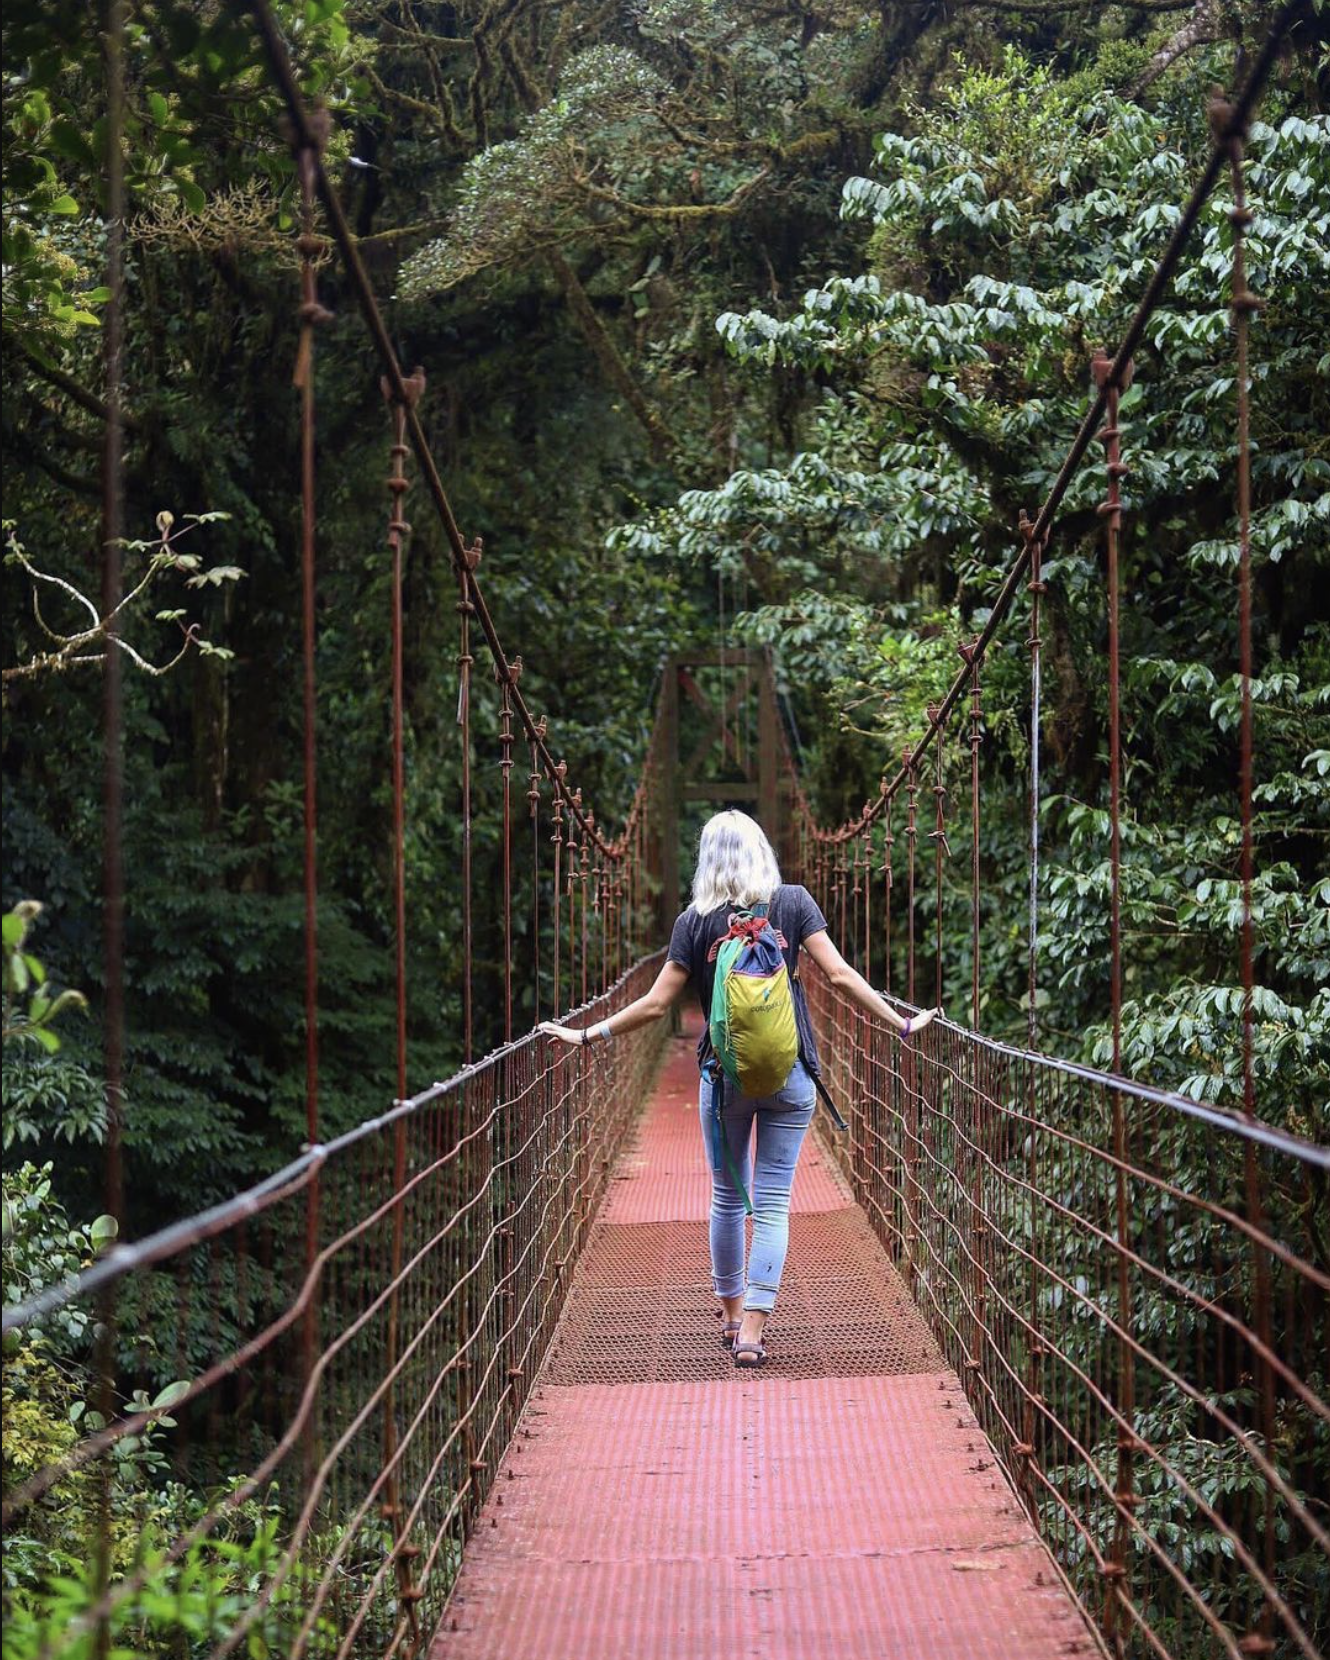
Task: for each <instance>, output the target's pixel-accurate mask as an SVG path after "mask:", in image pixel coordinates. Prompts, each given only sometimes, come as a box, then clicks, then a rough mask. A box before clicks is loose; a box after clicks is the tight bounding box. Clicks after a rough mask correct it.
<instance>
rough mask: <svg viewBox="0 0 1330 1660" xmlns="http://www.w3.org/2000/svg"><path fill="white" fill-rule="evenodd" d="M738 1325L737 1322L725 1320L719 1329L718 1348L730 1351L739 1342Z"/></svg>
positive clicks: (738, 1322)
mask: <svg viewBox="0 0 1330 1660" xmlns="http://www.w3.org/2000/svg"><path fill="white" fill-rule="evenodd" d="M740 1324H741V1322H740V1321H738V1320H727V1321H726V1322H725V1324H724V1325H723V1326H722V1327H721V1328H720V1346H721V1348H722V1349H732V1348H733V1347H734V1345H735V1344H736V1343H737V1342H738V1341H739V1327H740Z"/></svg>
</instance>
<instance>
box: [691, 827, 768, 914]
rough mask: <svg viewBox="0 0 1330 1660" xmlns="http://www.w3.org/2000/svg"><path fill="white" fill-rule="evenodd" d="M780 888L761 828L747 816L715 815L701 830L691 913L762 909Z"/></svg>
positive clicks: (694, 873)
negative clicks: (724, 907) (727, 908)
mask: <svg viewBox="0 0 1330 1660" xmlns="http://www.w3.org/2000/svg"><path fill="white" fill-rule="evenodd" d="M779 886H780V866H779V865H778V864H777V863H776V855H775V853H774V852H773V851H772V847H771V843H770V842H769V841H768V840H767V838H766V836H765V834H764V833H763V830H762V826H761V825H760V824H759V823H758V822H757V820H756V819H753V818H749V816H748V814H747V813H740V812H737V811H733V810H732V811H730V812H727V813H717V814H715V815H714V817H712V818H709V819H708V820H707V822H706V823H705V824H704V825H703V826H702V835H701V838H700V840H699V841H698V844H697V869H696V870H695V871H694V872H693V903H692V909H693V910H695V911H697V912H698V913H699V915H702V916H705V915H706V914H707V912H708V911H714V910H716V909H717V908H718V907H719V906H721V905H761V904H764V903H766V902H768V901H770V899H771V898H772V896H773V895H774V894H775V892H776V889H777V888H778V887H779Z"/></svg>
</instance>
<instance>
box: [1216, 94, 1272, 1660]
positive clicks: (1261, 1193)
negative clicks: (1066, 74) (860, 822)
mask: <svg viewBox="0 0 1330 1660" xmlns="http://www.w3.org/2000/svg"><path fill="white" fill-rule="evenodd" d="M1209 116H1210V123H1211V127H1212V128H1213V131H1214V135H1215V138H1216V140H1217V141H1218V142H1219V143H1221V144H1223V145H1224V147H1225V148H1226V149H1227V152H1228V163H1229V178H1230V181H1231V185H1232V190H1233V206H1232V208H1231V209H1230V210H1229V222H1230V223H1231V224H1232V226H1233V262H1232V270H1231V275H1230V300H1229V313H1230V317H1231V319H1232V325H1233V332H1234V335H1235V338H1236V357H1237V364H1236V368H1237V400H1236V403H1237V407H1236V411H1235V414H1236V426H1237V451H1238V456H1237V514H1238V673H1239V675H1240V677H1241V682H1242V703H1241V712H1240V736H1239V744H1240V757H1241V758H1240V762H1239V769H1240V770H1239V780H1238V791H1239V798H1240V811H1241V817H1242V857H1241V870H1240V879H1241V883H1242V1105H1243V1110H1244V1111H1245V1112H1246V1114H1247V1115H1248V1117H1249V1118H1250V1117H1255V1113H1256V1069H1255V1030H1254V1020H1253V1008H1252V1005H1253V994H1254V989H1255V973H1254V967H1253V953H1254V932H1255V931H1254V928H1253V923H1252V872H1253V864H1254V853H1253V831H1252V785H1253V773H1254V738H1253V730H1252V729H1253V713H1252V690H1251V688H1252V663H1253V658H1252V567H1251V365H1250V355H1251V320H1252V318H1253V317H1254V316H1255V315H1256V314H1257V312H1259V311H1260V309H1261V301H1260V300H1259V299H1258V298H1257V296H1256V295H1255V294H1253V293H1252V291H1251V289H1250V288H1249V287H1248V286H1247V253H1246V248H1247V231H1248V228H1249V227H1250V225H1251V221H1252V214H1251V210H1250V209H1249V208H1248V206H1247V195H1246V180H1245V176H1244V146H1245V144H1246V139H1247V124H1246V121H1245V120H1238V119H1237V118H1236V115H1235V111H1234V108H1233V106H1232V104H1230V103H1229V101H1228V100H1227V99H1225V98H1222V97H1219V96H1216V97H1214V98H1213V99H1212V100H1211V103H1210V108H1209ZM1243 1185H1244V1191H1245V1195H1246V1204H1247V1213H1248V1219H1249V1221H1251V1222H1252V1223H1253V1224H1254V1226H1255V1227H1256V1228H1258V1229H1261V1230H1264V1228H1265V1210H1266V1195H1265V1182H1264V1179H1263V1176H1262V1172H1261V1168H1260V1165H1259V1162H1258V1160H1257V1156H1256V1149H1255V1147H1254V1146H1253V1145H1252V1143H1251V1142H1247V1143H1246V1145H1245V1147H1244V1150H1243ZM1251 1250H1252V1281H1253V1291H1254V1301H1255V1305H1256V1306H1255V1311H1254V1312H1255V1318H1256V1332H1257V1337H1258V1338H1259V1340H1260V1343H1261V1346H1262V1350H1263V1351H1264V1352H1263V1353H1261V1354H1259V1355H1258V1356H1257V1357H1256V1373H1257V1394H1258V1403H1259V1405H1258V1413H1259V1421H1260V1426H1261V1436H1262V1439H1263V1441H1264V1444H1265V1445H1266V1446H1267V1447H1269V1446H1271V1445H1273V1435H1274V1419H1275V1400H1274V1377H1273V1374H1272V1373H1271V1370H1270V1362H1269V1360H1268V1358H1267V1356H1268V1354H1269V1352H1270V1343H1271V1320H1270V1254H1269V1251H1268V1250H1267V1249H1266V1247H1265V1246H1264V1245H1262V1244H1260V1243H1258V1242H1257V1241H1256V1240H1253V1241H1252V1246H1251ZM1262 1554H1263V1558H1264V1567H1265V1574H1266V1578H1267V1580H1273V1576H1274V1562H1275V1529H1274V1507H1273V1494H1272V1493H1271V1490H1270V1484H1269V1482H1268V1481H1267V1482H1266V1484H1265V1490H1264V1516H1263V1524H1262ZM1270 1615H1271V1611H1270V1606H1269V1603H1268V1601H1263V1602H1262V1606H1261V1609H1260V1612H1259V1615H1258V1617H1257V1621H1256V1629H1255V1630H1253V1631H1251V1632H1249V1633H1248V1635H1247V1636H1246V1637H1245V1638H1244V1639H1243V1643H1242V1645H1241V1646H1242V1648H1243V1651H1244V1652H1245V1653H1250V1654H1256V1653H1265V1652H1272V1651H1273V1649H1274V1646H1275V1645H1274V1642H1273V1639H1272V1637H1271V1617H1270Z"/></svg>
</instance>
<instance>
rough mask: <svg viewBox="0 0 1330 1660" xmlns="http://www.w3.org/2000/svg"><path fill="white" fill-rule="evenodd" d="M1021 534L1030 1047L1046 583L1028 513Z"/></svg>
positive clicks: (1034, 1010)
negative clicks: (1025, 597)
mask: <svg viewBox="0 0 1330 1660" xmlns="http://www.w3.org/2000/svg"><path fill="white" fill-rule="evenodd" d="M1020 530H1021V535H1022V537H1023V538H1024V540H1025V546H1026V553H1027V558H1028V565H1029V572H1030V576H1029V580H1028V581H1027V582H1026V584H1025V587H1026V591H1027V592H1028V593H1029V595H1030V633H1029V637H1028V638H1027V640H1026V642H1025V643H1026V645H1027V646H1028V647H1029V650H1030V808H1029V823H1030V831H1029V846H1030V925H1029V942H1028V946H1027V969H1026V998H1027V1001H1028V1003H1029V1008H1028V1010H1027V1018H1026V1026H1027V1031H1028V1035H1029V1043H1030V1047H1031V1049H1033V1048H1035V1047H1036V1045H1037V1044H1038V1041H1039V1010H1038V991H1039V725H1040V718H1041V716H1040V695H1041V692H1042V685H1041V679H1040V672H1041V666H1040V659H1039V646H1040V640H1039V601H1040V598H1041V596H1042V595H1043V592H1044V589H1045V587H1046V586H1047V584H1046V583H1045V582H1044V579H1043V573H1042V560H1043V553H1044V540H1043V538H1042V537H1041V536H1039V535H1038V534H1037V533H1036V528H1035V524H1033V523H1032V522H1031V521H1030V519H1029V517H1028V515H1027V514H1025V513H1024V512H1022V514H1021V517H1020Z"/></svg>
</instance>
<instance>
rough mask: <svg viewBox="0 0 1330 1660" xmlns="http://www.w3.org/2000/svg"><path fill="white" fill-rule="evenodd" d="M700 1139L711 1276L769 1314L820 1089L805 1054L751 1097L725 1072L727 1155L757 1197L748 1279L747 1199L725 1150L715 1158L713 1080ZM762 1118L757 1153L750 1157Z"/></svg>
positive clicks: (704, 1090) (723, 1293) (706, 1085)
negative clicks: (768, 1089)
mask: <svg viewBox="0 0 1330 1660" xmlns="http://www.w3.org/2000/svg"><path fill="white" fill-rule="evenodd" d="M699 1096H700V1099H699V1112H700V1116H701V1120H702V1142H703V1145H704V1146H705V1147H706V1150H707V1164H708V1165H709V1166H710V1169H711V1282H712V1285H713V1286H714V1288H715V1292H716V1295H717V1296H718V1297H739V1296H742V1297H743V1299H744V1307H745V1308H746V1309H754V1310H760V1311H762V1312H763V1313H765V1314H770V1313H771V1311H772V1309H773V1308H774V1307H775V1306H776V1292H777V1290H778V1288H779V1286H780V1276H781V1270H782V1269H783V1268H784V1266H785V1253H786V1251H787V1250H788V1249H789V1243H790V1189H791V1188H792V1187H793V1186H794V1167H795V1164H796V1162H797V1161H798V1158H799V1149H800V1148H801V1147H802V1146H803V1143H804V1136H805V1134H806V1133H807V1130H808V1126H809V1124H810V1123H811V1122H812V1119H813V1108H814V1107H815V1106H816V1104H817V1095H816V1093H815V1091H814V1088H813V1080H812V1079H811V1078H810V1077H809V1076H808V1072H807V1071H806V1069H805V1067H804V1063H803V1062H802V1061H795V1063H794V1066H793V1067H792V1069H791V1071H790V1075H789V1077H788V1078H786V1080H785V1082H784V1084H783V1085H782V1087H781V1088H780V1089H778V1090H777V1091H776V1093H775V1094H774V1095H766V1096H763V1097H762V1098H761V1099H760V1100H749V1099H748V1097H747V1096H745V1095H740V1094H739V1093H738V1091H737V1090H736V1089H735V1087H734V1085H733V1084H732V1083H730V1082H729V1081H728V1080H727V1081H726V1083H725V1098H724V1109H723V1112H722V1115H721V1123H722V1126H723V1128H724V1132H725V1142H726V1146H727V1147H728V1149H729V1155H730V1160H731V1161H732V1162H733V1164H734V1168H735V1169H736V1170H737V1171H738V1172H739V1174H740V1176H741V1177H742V1178H743V1184H744V1186H745V1187H746V1188H747V1189H748V1191H749V1193H750V1194H751V1195H752V1200H753V1246H752V1250H751V1251H750V1252H749V1254H748V1278H747V1284H746V1285H745V1280H744V1203H743V1199H742V1198H741V1197H740V1195H739V1193H738V1192H737V1191H736V1189H735V1186H734V1182H733V1180H732V1178H731V1176H730V1171H729V1164H728V1163H727V1162H726V1160H725V1158H724V1156H722V1157H721V1159H720V1162H719V1165H717V1162H716V1144H715V1139H714V1131H713V1122H714V1121H713V1118H712V1109H711V1080H710V1079H709V1078H705V1077H704V1078H703V1079H702V1085H701V1090H700V1092H699ZM754 1119H756V1120H757V1160H756V1166H754V1162H753V1157H752V1129H753V1121H754Z"/></svg>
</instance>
